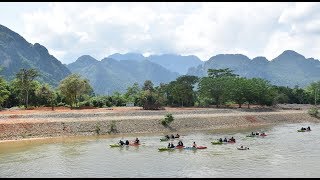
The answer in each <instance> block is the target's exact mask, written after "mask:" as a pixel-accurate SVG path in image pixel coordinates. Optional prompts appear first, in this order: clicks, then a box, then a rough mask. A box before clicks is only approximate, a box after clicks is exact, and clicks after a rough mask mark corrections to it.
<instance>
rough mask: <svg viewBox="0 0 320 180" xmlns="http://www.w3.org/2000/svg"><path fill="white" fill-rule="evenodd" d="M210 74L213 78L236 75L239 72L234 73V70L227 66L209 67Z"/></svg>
mask: <svg viewBox="0 0 320 180" xmlns="http://www.w3.org/2000/svg"><path fill="white" fill-rule="evenodd" d="M208 76H209V77H212V78H219V77H236V76H238V75H237V74H234V73H233V70H231V69H229V68H226V69H208Z"/></svg>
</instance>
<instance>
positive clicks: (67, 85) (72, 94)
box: [58, 74, 93, 107]
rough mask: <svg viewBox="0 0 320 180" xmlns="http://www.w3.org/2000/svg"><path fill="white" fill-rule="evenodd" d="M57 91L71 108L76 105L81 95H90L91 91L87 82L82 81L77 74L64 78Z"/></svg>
mask: <svg viewBox="0 0 320 180" xmlns="http://www.w3.org/2000/svg"><path fill="white" fill-rule="evenodd" d="M58 89H59V90H60V92H61V94H62V95H63V96H65V98H66V101H67V102H68V103H69V105H70V106H71V107H73V106H74V105H76V106H77V105H78V99H79V97H80V96H81V95H84V94H92V91H93V89H92V87H91V86H90V83H89V80H88V79H83V78H82V77H81V76H80V75H79V74H71V75H69V76H67V77H66V78H64V79H63V80H62V81H61V82H60V84H59V87H58Z"/></svg>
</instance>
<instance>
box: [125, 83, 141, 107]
mask: <svg viewBox="0 0 320 180" xmlns="http://www.w3.org/2000/svg"><path fill="white" fill-rule="evenodd" d="M140 92H141V89H140V87H139V84H138V83H134V84H133V85H132V86H129V87H128V88H127V91H126V93H125V94H124V98H125V99H126V102H133V103H134V104H135V105H137V104H138V101H139V95H140Z"/></svg>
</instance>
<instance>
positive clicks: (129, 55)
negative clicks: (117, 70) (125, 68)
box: [107, 53, 145, 61]
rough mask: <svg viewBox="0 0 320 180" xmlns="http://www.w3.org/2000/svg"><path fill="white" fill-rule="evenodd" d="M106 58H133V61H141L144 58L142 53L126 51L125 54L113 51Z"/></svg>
mask: <svg viewBox="0 0 320 180" xmlns="http://www.w3.org/2000/svg"><path fill="white" fill-rule="evenodd" d="M107 58H111V59H115V60H119V61H120V60H134V61H142V60H144V59H145V57H144V56H143V55H142V54H138V53H126V54H120V53H115V54H112V55H110V56H108V57H107Z"/></svg>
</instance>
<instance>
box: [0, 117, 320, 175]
mask: <svg viewBox="0 0 320 180" xmlns="http://www.w3.org/2000/svg"><path fill="white" fill-rule="evenodd" d="M308 125H310V126H311V128H312V131H311V132H302V133H300V132H299V133H298V132H297V129H299V128H301V127H302V126H304V127H306V126H308ZM319 130H320V125H319V124H306V123H303V124H288V125H279V126H275V127H270V126H266V127H260V128H257V129H250V128H249V129H241V130H239V131H235V130H227V131H202V132H181V133H179V134H181V135H182V136H181V137H180V139H182V141H183V142H184V145H185V146H191V145H192V143H193V141H195V142H196V144H197V145H201V146H207V147H208V148H207V149H198V150H184V149H176V150H174V151H162V152H159V151H158V148H159V147H166V146H167V144H168V142H160V138H161V136H162V135H163V134H139V136H138V137H139V139H140V141H141V143H142V145H140V146H124V147H114V148H111V147H110V146H109V144H114V143H117V142H118V141H119V139H122V140H126V139H128V140H133V139H134V138H135V137H136V136H137V135H113V136H110V135H108V136H99V137H70V138H62V137H61V138H50V139H43V140H26V141H19V142H6V143H0V177H124V178H126V177H191V178H192V177H251V178H259V177H319V176H320V171H319V168H318V162H319V160H320V153H319V148H320V144H319V141H320V133H319ZM252 131H260V132H261V131H265V132H266V134H268V136H266V137H254V138H251V137H246V135H247V134H249V133H251V132H252ZM231 136H233V137H234V138H235V139H236V140H237V142H236V143H235V144H222V145H212V144H211V141H215V140H216V139H218V138H220V137H221V138H225V137H226V138H230V137H231ZM171 142H173V143H174V144H175V145H176V144H177V142H178V141H177V140H172V141H171ZM240 145H244V146H248V147H250V150H246V151H239V150H237V149H236V147H238V146H240Z"/></svg>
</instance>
